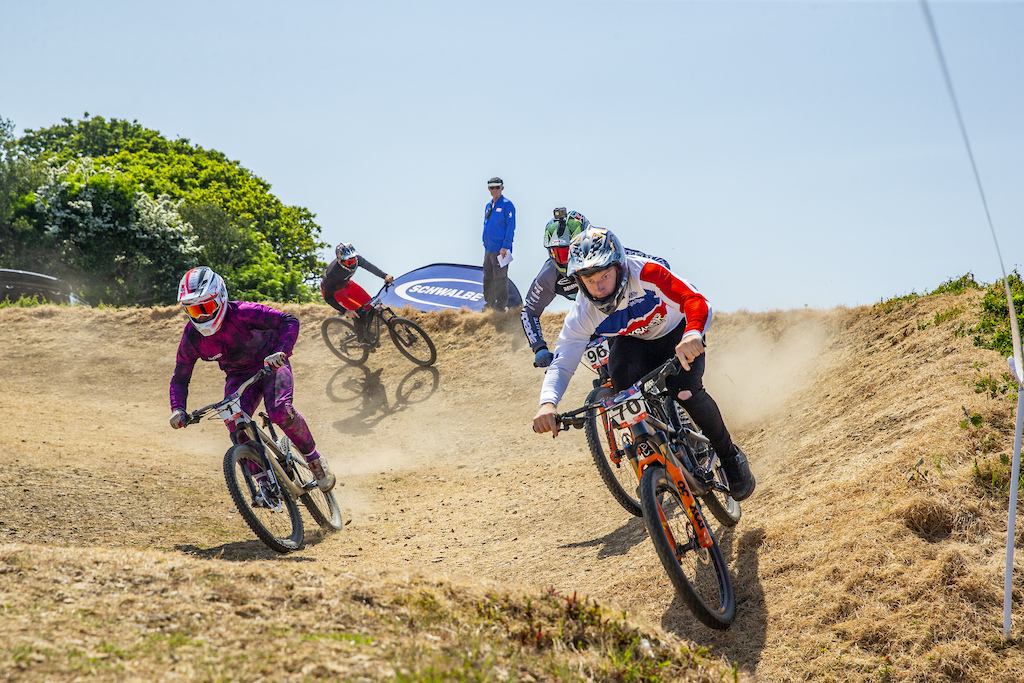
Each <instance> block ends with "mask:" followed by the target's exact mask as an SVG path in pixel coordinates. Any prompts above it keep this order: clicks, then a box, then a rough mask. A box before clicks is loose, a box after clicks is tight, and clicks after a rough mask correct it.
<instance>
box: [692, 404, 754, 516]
mask: <svg viewBox="0 0 1024 683" xmlns="http://www.w3.org/2000/svg"><path fill="white" fill-rule="evenodd" d="M677 408H678V406H677ZM676 418H677V419H678V420H679V421H680V423H681V424H682V425H683V426H685V427H688V428H689V429H692V430H693V431H695V432H697V433H700V429H699V428H698V427H697V425H696V424H694V422H693V418H691V417H690V416H689V414H688V413H687V412H686V411H685V410H684V409H681V408H678V412H677V413H676ZM687 449H688V451H689V453H690V455H691V457H692V458H693V460H694V461H695V462H696V466H697V468H699V470H700V471H699V472H697V473H696V475H697V476H700V477H701V478H703V479H709V478H713V479H714V481H713V482H711V487H710V488H709V490H708V492H707V493H705V494H704V495H703V496H701V500H702V501H704V506H705V507H706V508H707V509H708V511H709V512H710V513H711V514H712V515H713V516H714V518H715V519H717V520H718V521H719V522H720V523H721V524H722V525H723V526H736V524H737V523H739V521H740V517H742V516H743V510H742V509H740V504H739V502H738V501H737V500H735V499H734V498H733V497H732V496H730V495H729V493H728V491H726V490H723V488H722V487H724V488H725V489H728V484H729V480H728V479H726V477H725V472H724V471H723V470H722V459H721V458H715V466H714V469H713V470H712V471H711V472H708V469H707V465H708V462H709V461H710V460H711V457H712V456H713V455H715V449H714V448H713V447H712V446H711V445H710V444H702V443H695V442H693V441H688V444H687Z"/></svg>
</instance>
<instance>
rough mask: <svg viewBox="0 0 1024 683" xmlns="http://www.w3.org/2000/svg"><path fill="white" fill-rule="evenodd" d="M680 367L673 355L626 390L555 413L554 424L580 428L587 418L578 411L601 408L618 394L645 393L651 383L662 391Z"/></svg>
mask: <svg viewBox="0 0 1024 683" xmlns="http://www.w3.org/2000/svg"><path fill="white" fill-rule="evenodd" d="M682 368H683V365H682V363H680V362H679V359H678V358H677V357H676V356H675V355H673V356H672V357H671V358H669V359H668V360H667V361H665V362H664V363H662V364H661V365H659V366H658V367H656V368H654V370H651V371H650V372H649V373H647V374H646V375H644V376H643V377H641V378H640V379H638V380H637V381H636V382H635V383H634V384H633V385H632V386H631V387H629V388H627V389H626V390H624V391H620V392H619V393H617V394H615V395H614V396H612V397H610V398H607V399H603V400H601V401H597V402H595V403H588V404H587V405H585V406H583V407H582V408H577V409H576V410H571V411H569V412H567V413H559V414H557V415H555V424H556V425H558V431H560V432H565V431H568V430H569V428H570V427H575V428H576V429H581V428H582V427H583V426H584V425H585V424H586V421H587V419H586V417H583V416H581V415H580V413H584V412H586V411H588V410H593V409H594V408H601V407H602V406H604V405H607V404H608V403H616V402H617V399H618V398H619V397H620V396H624V395H626V394H630V393H633V394H635V393H636V392H637V391H640V392H641V393H644V394H647V393H649V390H648V389H647V387H648V385H650V384H652V383H653V384H654V388H656V389H658V390H659V391H664V390H665V380H666V379H668V378H669V377H671V376H672V375H675V374H676V373H678V372H679V371H680V370H682Z"/></svg>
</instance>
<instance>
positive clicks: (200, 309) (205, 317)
mask: <svg viewBox="0 0 1024 683" xmlns="http://www.w3.org/2000/svg"><path fill="white" fill-rule="evenodd" d="M219 307H220V306H219V305H218V304H217V300H216V299H209V300H207V301H203V302H202V303H198V304H188V305H186V306H185V313H187V314H188V317H190V318H192V319H193V320H195V321H196V322H197V323H205V322H208V321H210V320H213V316H214V315H216V313H217V309H218V308H219Z"/></svg>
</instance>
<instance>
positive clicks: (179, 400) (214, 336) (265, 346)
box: [170, 267, 335, 491]
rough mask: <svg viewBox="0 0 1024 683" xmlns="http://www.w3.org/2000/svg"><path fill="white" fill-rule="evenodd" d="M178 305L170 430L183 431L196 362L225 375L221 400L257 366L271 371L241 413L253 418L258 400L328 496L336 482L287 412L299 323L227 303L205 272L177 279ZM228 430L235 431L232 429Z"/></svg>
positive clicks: (302, 424)
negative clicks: (181, 313) (181, 323)
mask: <svg viewBox="0 0 1024 683" xmlns="http://www.w3.org/2000/svg"><path fill="white" fill-rule="evenodd" d="M178 301H179V302H181V304H182V306H184V308H185V312H186V313H187V314H188V317H189V323H190V324H188V325H186V326H185V330H184V332H182V334H181V342H180V343H179V344H178V353H177V356H176V357H175V364H174V376H173V377H172V378H171V388H170V397H171V410H172V411H173V414H172V415H171V420H170V422H171V426H172V427H174V428H175V429H178V428H180V427H181V426H183V424H182V419H183V418H184V417H185V414H186V413H185V406H186V401H187V399H188V385H189V381H190V380H191V379H192V370H193V368H194V367H195V364H196V361H197V360H199V359H202V360H206V361H213V360H215V361H217V364H218V365H219V366H220V369H221V370H223V371H224V374H225V375H226V376H227V377H226V381H225V383H224V395H225V396H229V395H230V394H233V393H234V392H235V390H237V389H238V387H239V386H240V385H241V384H242V382H244V381H245V380H247V379H249V378H250V377H252V376H253V375H255V374H256V373H257V372H258V371H259V369H260V368H261V367H268V368H270V369H273V370H274V372H272V373H270V374H268V375H266V376H264V377H263V378H262V379H261V380H259V381H258V382H254V383H253V384H251V385H250V386H249V387H248V388H247V389H246V390H245V392H243V394H242V400H241V404H242V410H244V411H245V412H247V413H249V414H252V412H253V411H254V410H255V409H256V406H258V405H259V402H260V399H263V402H264V403H265V405H266V408H267V414H268V415H269V416H270V419H271V421H272V422H273V423H274V424H276V425H278V426H280V427H281V430H282V431H283V432H284V433H285V434H286V435H288V438H289V439H291V440H292V443H293V444H295V447H296V448H297V449H298V450H299V452H300V453H301V454H302V455H303V456H304V457H305V459H306V462H308V463H309V465H310V470H311V471H312V472H313V473H314V474H315V475H316V477H317V486H319V487H320V489H321V490H323V491H330V490H331V488H333V487H334V483H335V477H334V475H333V474H331V473H330V470H329V469H328V467H327V462H326V460H324V459H323V458H321V456H320V454H319V453H318V452H317V450H316V442H315V441H314V440H313V435H312V434H311V433H310V431H309V427H308V426H307V425H306V420H305V419H303V417H302V415H300V414H299V413H298V412H297V411H296V410H295V408H294V407H292V393H293V390H294V386H295V384H294V380H293V377H292V370H291V366H290V365H289V364H288V357H289V356H290V355H291V354H292V349H293V348H294V347H295V340H296V339H297V338H298V336H299V321H298V319H297V318H296V317H295V316H293V315H290V314H288V313H283V312H281V311H277V310H274V309H273V308H270V307H269V306H264V305H262V304H255V303H248V302H244V301H228V300H227V288H226V287H225V286H224V281H223V280H222V279H221V277H220V276H219V275H217V274H216V273H214V272H213V271H212V270H210V269H209V268H205V267H202V268H193V269H192V270H190V271H189V272H187V273H186V274H185V276H184V277H183V278H182V279H181V284H180V285H179V288H178ZM228 428H229V429H230V430H231V431H232V432H233V431H234V425H233V424H232V425H229V426H228Z"/></svg>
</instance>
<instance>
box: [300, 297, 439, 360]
mask: <svg viewBox="0 0 1024 683" xmlns="http://www.w3.org/2000/svg"><path fill="white" fill-rule="evenodd" d="M387 290H388V286H387V285H385V286H384V289H383V290H381V292H380V293H378V294H377V296H375V297H373V298H372V299H370V301H369V303H367V304H366V307H367V308H368V309H369V311H370V319H369V320H367V321H366V338H365V339H360V338H359V335H358V334H357V333H356V327H355V325H354V324H353V323H352V321H351V320H349V319H347V318H343V317H341V316H332V317H330V318H327V320H324V321H323V323H322V324H321V325H320V335H321V336H322V337H323V338H324V343H326V344H327V348H329V349H330V350H331V352H332V353H333V354H334V355H335V356H337V357H338V358H340V359H342V360H343V361H345V362H346V363H351V364H352V365H360V364H362V363H365V362H366V358H367V357H368V356H369V355H370V353H371V352H373V351H376V350H377V349H378V348H379V347H380V342H381V324H382V323H383V325H384V326H385V327H386V328H387V331H388V335H389V336H390V337H391V341H393V342H394V343H395V346H396V347H398V350H399V351H401V352H402V355H403V356H405V357H406V358H408V359H409V360H411V361H412V362H413V363H416V364H417V365H423V366H427V365H433V364H434V361H435V360H437V349H435V348H434V342H433V341H431V339H430V337H429V336H427V333H426V332H424V331H423V328H422V327H420V326H419V325H417V324H416V323H414V322H413V321H411V320H409V319H408V318H402V317H400V316H397V315H395V312H394V311H393V310H391V309H390V308H389V307H387V306H385V305H384V304H383V303H382V302H381V296H382V294H383V293H384V292H387Z"/></svg>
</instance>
